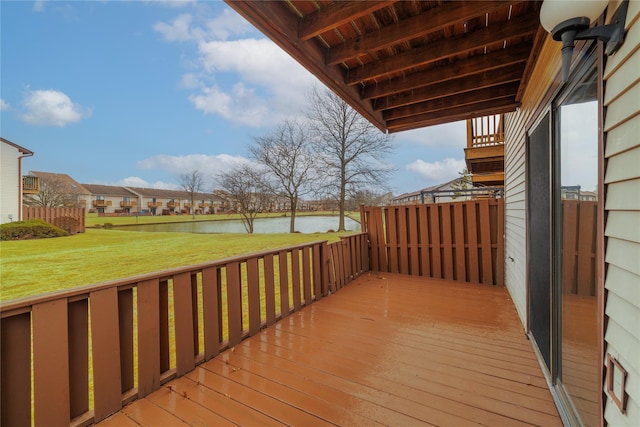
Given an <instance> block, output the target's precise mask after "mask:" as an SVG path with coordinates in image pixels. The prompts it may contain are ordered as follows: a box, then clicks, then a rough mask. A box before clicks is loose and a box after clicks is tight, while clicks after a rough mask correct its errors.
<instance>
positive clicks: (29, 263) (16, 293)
mask: <svg viewBox="0 0 640 427" xmlns="http://www.w3.org/2000/svg"><path fill="white" fill-rule="evenodd" d="M173 218H175V217H173ZM100 219H101V220H105V219H106V218H100ZM108 219H109V220H110V219H119V218H108ZM140 219H142V217H141V218H140ZM134 220H135V218H134ZM344 234H348V233H343V234H341V233H316V234H301V233H294V234H253V235H250V234H192V233H161V232H154V233H145V232H135V231H119V230H118V229H117V228H116V229H108V230H106V229H93V228H87V231H86V232H85V233H82V234H77V235H75V236H70V237H58V238H53V239H40V240H24V241H2V242H0V301H8V300H12V299H15V298H21V297H27V296H32V295H39V294H43V293H49V292H53V291H59V290H63V289H70V288H74V287H78V286H84V285H89V284H94V283H100V282H104V281H108V280H113V279H120V278H124V277H129V276H134V275H138V274H143V273H150V272H155V271H160V270H166V269H169V268H174V267H180V266H186V265H191V264H197V263H201V262H206V261H211V260H217V259H223V258H227V257H230V256H234V255H242V254H248V253H252V252H259V251H262V250H266V249H273V248H278V247H284V246H290V245H295V244H300V243H305V242H312V241H318V240H328V241H330V242H331V241H335V240H338V239H339V236H340V235H344Z"/></svg>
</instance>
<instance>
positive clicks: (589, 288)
mask: <svg viewBox="0 0 640 427" xmlns="http://www.w3.org/2000/svg"><path fill="white" fill-rule="evenodd" d="M597 209H598V204H597V202H592V201H582V200H581V201H578V200H562V289H563V291H564V292H566V293H570V294H578V295H585V296H595V295H596V241H597V229H596V225H597V221H596V218H597Z"/></svg>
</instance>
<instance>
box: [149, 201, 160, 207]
mask: <svg viewBox="0 0 640 427" xmlns="http://www.w3.org/2000/svg"><path fill="white" fill-rule="evenodd" d="M147 206H148V207H150V208H159V207H162V202H148V203H147Z"/></svg>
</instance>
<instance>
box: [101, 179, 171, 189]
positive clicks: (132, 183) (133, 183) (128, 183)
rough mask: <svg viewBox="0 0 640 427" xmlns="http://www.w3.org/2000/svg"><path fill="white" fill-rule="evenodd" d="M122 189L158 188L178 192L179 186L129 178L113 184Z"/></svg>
mask: <svg viewBox="0 0 640 427" xmlns="http://www.w3.org/2000/svg"><path fill="white" fill-rule="evenodd" d="M112 185H120V186H123V187H141V188H159V189H163V190H179V189H180V186H179V185H178V184H176V183H168V182H163V181H156V182H148V181H146V180H144V179H142V178H140V177H138V176H130V177H127V178H125V179H121V180H120V181H118V182H117V183H115V184H112Z"/></svg>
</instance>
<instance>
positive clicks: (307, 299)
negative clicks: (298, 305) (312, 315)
mask: <svg viewBox="0 0 640 427" xmlns="http://www.w3.org/2000/svg"><path fill="white" fill-rule="evenodd" d="M311 256H312V250H311V248H310V247H309V246H305V247H304V248H302V279H303V288H304V291H303V293H304V305H309V304H311V287H312V284H311V262H312V260H311Z"/></svg>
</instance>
